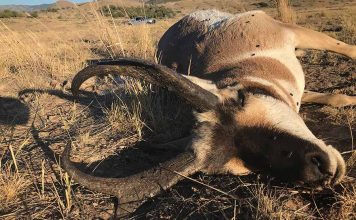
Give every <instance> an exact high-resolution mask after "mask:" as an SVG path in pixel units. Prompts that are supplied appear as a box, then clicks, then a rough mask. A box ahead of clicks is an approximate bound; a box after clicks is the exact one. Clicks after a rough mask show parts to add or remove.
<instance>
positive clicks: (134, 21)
mask: <svg viewBox="0 0 356 220" xmlns="http://www.w3.org/2000/svg"><path fill="white" fill-rule="evenodd" d="M154 23H156V19H154V18H146V17H135V18H133V19H130V20H129V25H137V24H154Z"/></svg>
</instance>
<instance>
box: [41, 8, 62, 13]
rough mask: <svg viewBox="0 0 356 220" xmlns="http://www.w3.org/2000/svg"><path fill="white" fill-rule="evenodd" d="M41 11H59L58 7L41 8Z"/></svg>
mask: <svg viewBox="0 0 356 220" xmlns="http://www.w3.org/2000/svg"><path fill="white" fill-rule="evenodd" d="M41 11H42V12H57V11H59V9H58V8H47V9H43V10H41Z"/></svg>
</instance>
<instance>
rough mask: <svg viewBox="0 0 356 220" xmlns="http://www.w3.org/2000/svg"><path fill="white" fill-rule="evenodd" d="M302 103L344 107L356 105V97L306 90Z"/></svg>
mask: <svg viewBox="0 0 356 220" xmlns="http://www.w3.org/2000/svg"><path fill="white" fill-rule="evenodd" d="M302 102H304V103H318V104H324V105H331V106H334V107H343V106H348V105H356V96H347V95H342V94H330V93H319V92H312V91H307V90H306V91H304V94H303V97H302Z"/></svg>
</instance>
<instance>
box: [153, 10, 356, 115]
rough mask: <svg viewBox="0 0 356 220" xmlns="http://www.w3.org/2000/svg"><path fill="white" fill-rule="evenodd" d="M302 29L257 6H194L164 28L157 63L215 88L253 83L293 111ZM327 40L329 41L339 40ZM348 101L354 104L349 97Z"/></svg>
mask: <svg viewBox="0 0 356 220" xmlns="http://www.w3.org/2000/svg"><path fill="white" fill-rule="evenodd" d="M303 30H304V31H305V30H307V29H304V28H301V27H298V26H293V25H289V24H285V23H282V22H279V21H277V20H274V19H273V18H271V17H270V16H268V15H267V14H265V13H264V12H263V11H250V12H246V13H242V14H237V15H232V14H228V13H223V12H219V11H215V10H209V11H197V12H194V13H192V14H190V15H188V16H186V17H184V18H183V19H182V20H180V21H179V22H177V23H176V24H175V25H173V26H172V27H171V28H170V29H169V30H168V31H167V32H166V33H165V35H164V36H163V37H162V39H161V41H160V43H159V48H158V54H157V56H158V58H159V59H160V61H161V63H162V64H164V65H166V66H168V67H170V68H173V69H176V70H177V71H178V72H179V73H182V74H189V75H191V76H196V77H199V78H201V79H209V80H211V81H213V82H214V83H215V85H216V86H217V88H218V89H221V88H224V87H227V86H230V85H232V84H234V83H235V84H236V83H237V82H238V83H239V84H241V85H242V86H244V87H249V86H250V85H252V86H254V85H256V84H259V85H260V86H263V87H264V88H265V89H267V90H269V91H271V92H273V94H274V95H275V96H276V97H279V98H280V99H283V101H284V102H286V103H287V104H288V105H289V106H290V107H291V108H292V109H293V110H295V111H296V112H298V111H299V108H300V104H301V99H302V96H303V91H304V86H305V80H304V72H303V70H302V67H301V65H300V63H299V61H298V59H297V58H296V55H295V48H296V47H302V48H303V47H305V46H304V45H303V44H304V42H301V40H302V39H301V38H303V37H304V38H305V36H302V35H301V34H299V32H300V31H303ZM308 31H309V32H311V33H309V34H314V35H316V34H319V33H318V32H314V31H311V30H308ZM315 37H316V38H317V36H315ZM330 39H331V38H327V39H325V42H323V43H324V44H327V40H330ZM332 40H333V41H334V42H333V44H334V45H335V46H339V47H342V45H345V44H344V43H342V42H340V41H337V40H334V39H332ZM316 46H317V45H310V48H314V47H316ZM317 49H318V48H317ZM325 49H327V48H325ZM355 51H356V48H355V47H354V49H353V53H351V51H350V52H349V53H346V52H345V53H344V54H345V55H350V56H351V57H352V56H353V57H355V56H356V52H355ZM337 52H339V53H343V51H337ZM350 104H356V102H355V100H353V102H352V103H350Z"/></svg>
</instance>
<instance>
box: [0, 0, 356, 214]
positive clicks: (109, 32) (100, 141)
mask: <svg viewBox="0 0 356 220" xmlns="http://www.w3.org/2000/svg"><path fill="white" fill-rule="evenodd" d="M190 2H191V1H189V2H188V1H181V2H178V3H177V4H179V5H178V6H179V7H186V6H188V5H189V4H190ZM206 2H208V3H206ZM227 2H228V6H226V5H224V4H225V3H226V4H227ZM278 2H280V4H279V7H280V12H281V14H280V16H281V18H282V19H287V20H285V21H288V22H290V21H291V20H288V19H294V18H295V15H294V14H293V12H291V10H290V8H289V7H288V6H287V4H286V3H287V1H278ZM201 3H202V4H201ZM203 3H204V4H203ZM205 3H206V4H205ZM174 4H175V3H174V2H173V3H169V4H168V5H170V6H171V7H174ZM191 4H192V5H193V6H191V8H189V9H186V10H195V9H196V8H201V7H209V8H211V7H214V6H216V8H224V7H225V8H226V7H229V8H228V11H231V12H237V11H244V10H247V9H250V8H249V7H251V4H250V3H249V2H248V3H245V4H237V3H232V2H230V1H223V2H218V1H210V2H209V1H199V2H194V3H191ZM100 6H101V5H100ZM97 8H98V5H96V4H95V3H94V4H88V5H86V6H85V7H82V8H79V7H78V8H76V9H73V10H72V9H71V10H69V11H60V12H58V13H54V14H53V13H52V14H46V15H40V18H38V19H31V20H24V19H14V20H2V21H0V48H1V50H0V91H1V95H2V96H11V97H17V93H18V92H19V91H21V90H23V89H28V88H40V89H54V90H57V91H60V90H64V92H65V94H67V91H65V88H66V86H64V85H63V82H64V81H65V80H69V82H70V79H71V77H72V76H73V75H74V74H75V73H76V72H78V71H79V70H80V69H82V68H83V67H85V66H86V65H87V62H86V61H87V60H90V59H97V58H117V57H119V56H134V57H141V58H145V59H149V60H154V59H155V57H154V53H155V50H156V45H157V42H158V39H159V37H160V36H161V35H162V34H163V32H164V31H165V30H166V29H167V28H168V27H169V26H170V25H171V24H172V23H174V21H175V20H176V19H172V20H162V21H159V22H158V23H157V24H155V25H143V26H128V25H125V24H124V23H123V20H120V19H112V18H106V17H102V16H101V15H100V13H99V12H98V10H97ZM273 10H274V9H273ZM325 14H326V15H327V13H325ZM351 15H352V13H350V16H349V14H348V13H345V14H344V17H343V18H342V26H343V27H344V29H343V31H342V32H340V33H338V35H339V36H338V37H340V38H342V39H343V40H345V41H347V42H349V43H352V42H353V43H355V39H354V36H355V35H354V34H350V33H354V31H355V26H354V22H352V18H353V17H352V16H351ZM330 16H331V15H330ZM59 17H61V18H59ZM313 25H314V24H313ZM312 56H314V55H309V56H308V57H307V59H308V62H307V63H306V65H308V66H307V67H306V68H308V72H310V73H313V69H312V68H311V66H315V64H319V63H320V60H321V59H324V58H321V57H320V56H318V55H315V57H314V58H313V62H315V64H314V63H310V62H311V60H312ZM325 59H327V60H328V61H329V62H330V65H329V67H330V68H339V69H342V67H340V66H337V65H339V63H341V64H345V63H347V61H343V60H341V61H340V60H337V59H336V58H335V59H334V57H326V58H325ZM333 65H336V66H335V67H333ZM345 65H346V64H345ZM329 67H328V68H329ZM345 68H346V67H345ZM346 70H348V69H347V68H346ZM346 70H345V71H346ZM315 71H316V72H319V71H320V70H319V69H316V70H315ZM315 75H316V74H315ZM323 78H327V77H323ZM327 79H328V78H327ZM126 82H130V83H126V84H125V85H122V84H118V83H117V82H116V81H115V79H113V78H110V77H109V78H104V79H97V80H92V81H89V82H87V83H86V86H85V87H86V88H88V90H87V91H89V92H90V95H89V96H88V97H82V99H81V101H80V102H77V103H74V104H73V102H71V101H70V100H68V99H66V98H65V97H64V98H61V97H58V96H56V95H53V94H52V95H51V94H36V95H29V96H28V97H25V98H24V100H25V101H26V104H27V105H28V106H29V108H30V112H28V114H29V116H30V117H29V118H30V120H29V121H28V123H27V124H24V125H18V124H1V123H2V121H0V152H1V158H2V159H1V173H0V218H2V217H3V218H15V216H16V217H18V218H25V217H26V216H27V217H28V216H30V217H31V218H36V219H37V218H38V219H48V218H62V219H70V218H73V219H78V218H86V219H90V218H103V219H107V218H109V217H111V216H112V214H113V211H112V202H111V198H110V197H108V196H105V195H100V194H97V193H95V192H89V191H87V190H86V189H83V188H81V187H80V186H78V185H76V184H75V183H73V182H71V180H70V179H69V178H68V176H66V174H65V173H63V172H62V170H61V169H60V164H59V161H58V160H57V157H54V158H52V157H53V153H57V154H60V153H61V152H62V150H63V147H64V146H65V144H66V142H68V141H71V142H72V144H73V148H74V151H73V154H74V161H75V162H78V163H80V165H82V163H84V164H86V165H87V166H86V167H85V165H84V166H82V167H83V169H84V170H85V169H86V170H87V171H88V172H93V173H95V175H99V176H112V177H116V176H122V175H126V174H127V173H125V172H124V171H125V170H126V169H127V167H130V166H129V165H130V163H129V162H127V160H133V162H132V163H131V165H132V164H134V165H136V164H143V166H145V162H144V160H146V159H147V160H148V159H149V157H148V156H146V154H145V153H137V152H136V151H135V150H136V149H135V148H132V146H133V145H135V143H136V142H138V141H142V140H148V139H149V140H152V141H153V142H167V141H169V140H173V139H177V138H179V137H182V136H184V135H185V134H187V132H188V133H189V130H190V129H191V126H192V123H187V121H191V120H192V115H191V109H190V108H189V107H187V106H184V104H183V103H182V102H181V101H180V100H179V99H177V97H175V96H174V95H172V94H170V93H169V92H167V91H161V90H159V89H157V88H154V87H151V86H150V85H146V84H144V83H142V82H137V81H132V80H128V79H126ZM346 87H347V88H342V89H341V92H343V91H344V90H346V91H350V88H351V87H350V86H346ZM347 89H348V90H347ZM94 92H95V93H96V94H95V93H94ZM0 98H1V97H0ZM177 106H181V108H177ZM320 112H322V113H324V114H326V115H327V119H328V120H330V121H331V126H336V125H337V126H343V128H346V131H347V135H349V131H350V130H351V131H353V130H354V124H355V120H354V109H331V108H328V109H321V110H320ZM318 120H319V121H317V122H319V123H320V120H321V121H322V120H323V118H319V119H318ZM32 123H33V125H34V126H35V128H36V129H37V131H38V136H39V138H40V139H41V140H42V143H41V142H39V141H38V140H35V137H36V135H35V134H33V133H31V132H33V129H32V128H31V125H32ZM319 127H320V126H319ZM349 127H350V129H349ZM322 129H325V127H324V128H321V130H322ZM347 138H348V139H347V141H345V140H344V139H340V141H341V143H342V144H344V143H346V144H345V145H346V146H349V142H350V141H349V136H347ZM46 145H48V147H50V149H51V150H53V152H51V153H50V154H48V153H46V152H45V150H46ZM10 149H11V150H10ZM24 149H25V150H24ZM344 150H345V151H349V150H350V149H344ZM127 151H128V155H130V151H133V153H131V155H130V157H128V156H126V155H125V153H126V152H127ZM118 155H119V156H118ZM133 155H134V156H133ZM349 155H350V154H348V155H347V156H349ZM153 156H155V155H153ZM50 158H52V159H50ZM131 158H132V159H131ZM151 160H154V159H151ZM354 162H355V156H354V154H353V155H352V156H351V157H350V158H349V159H348V165H349V170H350V171H351V173H350V175H351V176H354V174H353V172H354V171H353V169H354V167H355V166H354ZM118 164H122V165H118ZM146 165H147V164H146ZM198 178H201V179H200V181H201V182H204V183H206V184H208V185H211V186H214V187H216V188H219V189H224V191H225V192H228V193H230V194H236V195H238V196H239V198H240V200H238V201H234V200H231V199H230V198H226V196H225V197H224V195H221V194H219V193H217V192H212V191H209V189H206V188H204V187H200V188H199V187H197V186H194V185H193V186H192V184H191V183H190V182H188V183H187V182H185V183H182V185H183V186H184V187H182V185H178V186H177V187H175V188H173V189H172V191H170V192H167V194H163V195H161V196H158V198H157V199H156V202H157V201H158V202H157V203H155V205H154V206H153V207H152V209H150V210H145V211H146V212H147V213H148V214H147V215H146V216H148V217H149V216H152V218H154V217H157V218H162V217H164V216H166V217H167V218H179V217H180V216H181V217H187V218H203V217H216V218H229V219H231V218H234V219H249V218H250V219H251V218H253V219H296V218H297V219H298V218H299V219H308V218H309V219H315V218H322V217H324V218H325V217H328V216H329V217H332V218H334V219H336V218H339V217H342V218H344V219H352V218H354V217H355V215H354V213H355V206H356V204H355V202H354V201H355V198H356V197H355V195H356V193H355V192H356V190H355V187H354V186H351V187H350V186H345V188H344V190H341V191H338V192H335V193H333V194H330V195H329V197H332V198H333V199H334V200H335V202H334V203H333V204H331V205H330V204H327V205H323V204H319V202H320V201H323V200H324V199H325V198H326V197H321V198H312V199H311V198H310V195H304V194H303V195H302V194H301V193H297V194H294V193H295V190H294V189H290V188H288V187H284V186H274V185H271V184H266V183H265V182H263V181H260V180H256V179H253V178H252V179H253V180H249V179H248V178H242V179H243V180H244V181H250V182H248V184H246V186H244V184H242V183H241V181H240V179H236V178H233V177H231V176H223V177H220V176H212V177H210V176H201V177H198ZM195 188H197V189H198V190H196V189H195ZM182 189H184V190H188V193H187V192H186V191H184V190H182ZM190 189H191V191H189V190H190ZM329 197H328V198H329ZM319 212H321V214H320V213H319ZM182 213H183V214H182Z"/></svg>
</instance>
